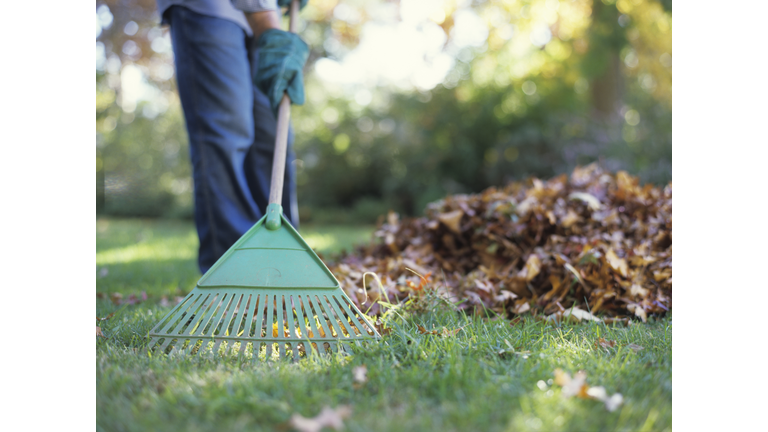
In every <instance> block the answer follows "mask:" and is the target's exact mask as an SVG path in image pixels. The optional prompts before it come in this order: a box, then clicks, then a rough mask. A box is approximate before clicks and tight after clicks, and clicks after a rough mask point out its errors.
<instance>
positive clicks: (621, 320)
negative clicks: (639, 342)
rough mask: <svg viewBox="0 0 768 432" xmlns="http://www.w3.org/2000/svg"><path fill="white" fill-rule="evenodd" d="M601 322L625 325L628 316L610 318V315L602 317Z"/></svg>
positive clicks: (627, 322) (627, 323) (627, 321)
mask: <svg viewBox="0 0 768 432" xmlns="http://www.w3.org/2000/svg"><path fill="white" fill-rule="evenodd" d="M603 322H605V323H606V324H608V325H611V324H614V323H618V324H624V325H625V326H626V325H629V318H612V317H607V318H603Z"/></svg>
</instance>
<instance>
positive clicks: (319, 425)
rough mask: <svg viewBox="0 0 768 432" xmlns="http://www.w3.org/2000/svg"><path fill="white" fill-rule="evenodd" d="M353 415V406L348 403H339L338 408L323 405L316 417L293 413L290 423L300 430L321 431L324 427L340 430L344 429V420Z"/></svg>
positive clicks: (306, 431) (308, 431)
mask: <svg viewBox="0 0 768 432" xmlns="http://www.w3.org/2000/svg"><path fill="white" fill-rule="evenodd" d="M350 415H352V408H350V407H349V406H347V405H339V406H338V407H337V408H336V409H333V408H330V407H327V406H326V407H323V410H322V411H320V414H318V415H317V416H316V417H312V418H305V417H302V416H301V415H300V414H297V413H295V414H293V415H292V416H291V420H290V421H289V422H288V425H289V426H291V427H292V428H294V429H296V430H297V431H299V432H320V430H321V429H323V428H324V427H329V428H331V429H333V430H336V431H339V430H342V429H344V420H346V419H347V418H349V416H350Z"/></svg>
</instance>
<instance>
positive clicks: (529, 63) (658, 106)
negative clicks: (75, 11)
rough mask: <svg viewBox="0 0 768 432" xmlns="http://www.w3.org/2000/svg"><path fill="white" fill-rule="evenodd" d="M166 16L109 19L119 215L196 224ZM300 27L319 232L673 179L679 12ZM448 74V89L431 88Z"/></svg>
mask: <svg viewBox="0 0 768 432" xmlns="http://www.w3.org/2000/svg"><path fill="white" fill-rule="evenodd" d="M154 10H155V5H154V1H153V0H141V1H139V0H136V1H117V0H115V1H105V2H97V144H98V145H97V181H98V179H99V178H102V179H104V181H105V187H104V188H103V190H104V191H106V192H105V194H106V200H104V203H105V204H104V206H103V208H104V209H105V211H107V212H112V213H117V212H122V213H125V212H128V213H130V212H131V211H130V210H129V209H126V207H130V208H133V209H134V213H136V214H138V213H144V214H174V212H175V214H184V212H185V211H186V212H188V210H189V207H188V205H189V204H190V203H191V195H190V188H189V185H190V183H189V178H188V177H189V167H188V164H189V163H188V161H187V158H188V157H187V154H186V152H187V148H186V133H185V132H184V128H183V119H182V117H181V113H180V108H179V104H178V99H177V97H176V94H175V91H174V87H175V85H174V84H173V82H172V80H171V78H172V75H173V68H172V54H171V51H170V40H169V38H168V36H167V33H166V32H165V31H163V30H161V29H160V28H158V27H157V23H158V21H159V17H157V16H156V14H155V13H154ZM110 17H111V18H110ZM301 18H302V19H301V27H300V30H299V32H300V34H301V35H302V37H303V38H304V39H305V40H306V41H307V43H308V44H309V45H310V47H311V48H312V51H311V55H310V60H309V62H308V65H307V74H306V90H307V103H306V105H304V106H302V107H297V108H295V109H294V110H293V119H294V128H295V129H296V132H297V141H296V148H297V152H298V156H299V160H298V161H297V168H298V183H299V200H300V203H301V204H302V206H303V208H302V216H303V217H305V216H309V217H320V215H321V213H322V212H320V211H319V210H321V209H323V208H332V207H338V206H342V207H346V208H347V209H352V210H353V212H356V213H357V214H359V215H364V216H365V217H372V215H375V214H378V213H382V212H384V211H385V210H386V209H388V208H395V209H397V210H400V211H405V212H407V213H417V212H420V211H421V209H423V207H424V205H425V204H426V203H427V202H429V201H431V200H434V199H438V198H440V197H442V196H444V195H445V194H447V193H464V192H473V191H478V190H481V189H482V188H485V187H487V186H489V185H494V184H503V183H504V182H506V181H509V180H512V179H519V178H523V177H526V176H528V175H537V176H541V177H546V176H551V175H555V174H559V173H562V172H566V171H568V170H570V169H571V168H572V167H573V166H574V165H576V164H584V163H589V162H592V161H594V160H602V162H603V164H605V165H606V167H607V168H608V169H612V170H616V169H627V170H629V171H631V172H633V173H634V174H637V175H639V176H640V177H641V178H642V179H643V180H645V181H653V182H657V183H660V182H667V181H669V180H670V179H671V104H672V101H671V83H672V73H671V65H672V63H671V62H672V57H671V55H672V50H671V27H672V26H671V23H672V17H671V1H658V0H567V1H566V0H488V1H469V0H417V1H414V0H402V1H385V0H378V1H363V0H343V1H337V0H311V1H310V2H309V5H308V6H307V7H306V8H305V9H304V10H303V11H302V15H301ZM377 38H378V39H377ZM377 41H380V42H377ZM381 41H383V42H381ZM430 44H432V45H430ZM430 46H433V47H436V48H429V47H430ZM412 47H422V48H424V49H425V50H426V51H424V53H423V54H420V55H415V54H413V52H412V51H409V49H410V48H412ZM430 50H432V51H430ZM371 52H373V53H374V54H373V55H372V54H371ZM414 55H415V57H414ZM398 56H399V57H398ZM384 59H388V60H387V61H384ZM387 62H390V63H387ZM421 63H423V68H427V69H423V70H422V69H418V68H417V67H415V66H413V65H414V64H421ZM440 65H443V66H444V70H445V71H447V73H446V74H444V76H443V75H440V76H438V81H436V82H435V81H430V79H433V78H430V77H432V76H433V75H434V70H438V69H439V68H438V66H440ZM420 67H421V66H420ZM430 68H432V69H430ZM425 70H426V71H432V72H430V73H432V74H433V75H429V74H427V75H424V73H425V72H424V71H425ZM409 71H410V72H409ZM420 71H421V72H420ZM384 72H387V73H389V75H388V76H397V77H400V78H397V79H394V78H391V79H390V78H386V76H387V75H386V74H385V73H384ZM408 73H410V75H408ZM420 73H421V75H419V74H420ZM398 74H399V75H398ZM403 77H404V78H403ZM425 77H426V78H425ZM428 78H429V79H428ZM435 84H436V85H435ZM99 173H101V174H99ZM99 175H101V177H99ZM100 190H102V189H99V186H98V185H97V194H98V193H100ZM110 197H111V199H110ZM131 197H132V198H133V200H131V199H129V198H131ZM140 203H145V206H143V207H142V206H140V205H139V204H140ZM184 206H187V207H184ZM184 209H186V210H184ZM346 213H347V214H348V213H350V212H349V211H348V210H347V211H346ZM335 216H338V213H337V214H335Z"/></svg>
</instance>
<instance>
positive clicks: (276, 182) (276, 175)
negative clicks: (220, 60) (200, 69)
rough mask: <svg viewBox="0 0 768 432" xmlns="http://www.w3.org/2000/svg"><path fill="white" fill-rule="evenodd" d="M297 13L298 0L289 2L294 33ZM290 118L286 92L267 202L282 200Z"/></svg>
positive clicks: (289, 101) (279, 116) (279, 122)
mask: <svg viewBox="0 0 768 432" xmlns="http://www.w3.org/2000/svg"><path fill="white" fill-rule="evenodd" d="M298 15H299V0H293V1H292V2H291V11H290V24H289V27H288V31H290V32H291V33H296V22H297V21H298ZM290 120H291V99H290V98H289V97H288V93H284V94H283V100H281V101H280V108H279V111H278V113H277V136H276V137H275V156H274V159H273V160H272V182H271V184H270V189H269V203H270V204H278V205H279V204H280V203H282V202H283V181H284V180H285V157H286V152H287V151H288V124H289V122H290Z"/></svg>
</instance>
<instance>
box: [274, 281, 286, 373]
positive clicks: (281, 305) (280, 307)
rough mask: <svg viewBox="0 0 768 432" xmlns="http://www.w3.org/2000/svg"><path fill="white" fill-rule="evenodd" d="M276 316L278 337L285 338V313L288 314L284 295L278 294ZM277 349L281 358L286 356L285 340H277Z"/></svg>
mask: <svg viewBox="0 0 768 432" xmlns="http://www.w3.org/2000/svg"><path fill="white" fill-rule="evenodd" d="M275 315H276V316H275V318H277V338H278V339H285V323H284V322H283V315H288V314H287V313H285V298H284V297H283V296H282V295H278V296H277V301H276V302H275ZM277 350H278V352H279V355H280V359H281V360H282V359H284V358H285V342H283V341H281V340H279V341H278V342H277Z"/></svg>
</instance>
